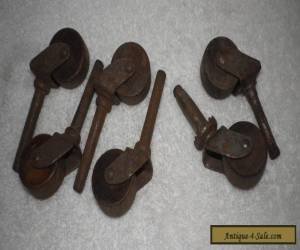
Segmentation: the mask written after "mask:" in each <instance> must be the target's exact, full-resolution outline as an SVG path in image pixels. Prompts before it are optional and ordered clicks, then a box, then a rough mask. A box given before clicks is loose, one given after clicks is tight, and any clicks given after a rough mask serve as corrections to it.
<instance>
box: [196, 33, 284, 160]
mask: <svg viewBox="0 0 300 250" xmlns="http://www.w3.org/2000/svg"><path fill="white" fill-rule="evenodd" d="M260 69H261V64H260V62H259V61H258V60H256V59H254V58H252V57H250V56H248V55H246V54H244V53H242V52H241V51H240V50H239V49H238V48H237V47H236V45H235V44H234V43H233V42H232V41H231V40H230V39H228V38H226V37H217V38H215V39H213V40H212V41H211V42H210V43H209V44H208V46H207V48H206V50H205V52H204V55H203V58H202V62H201V67H200V75H201V79H202V83H203V86H204V88H205V90H206V91H207V93H208V94H209V95H210V96H212V97H214V98H217V99H222V98H225V97H227V96H229V95H230V94H231V93H233V94H234V95H237V94H243V95H245V96H246V98H247V100H248V102H249V103H250V106H251V108H252V110H253V112H254V115H255V117H256V120H257V122H258V125H259V127H260V129H261V131H262V133H263V136H264V138H265V141H266V144H267V147H268V151H269V155H270V158H271V159H275V158H277V157H278V156H279V155H280V150H279V148H278V146H277V144H276V141H275V139H274V136H273V134H272V131H271V129H270V126H269V123H268V120H267V118H266V116H265V113H264V111H263V108H262V106H261V103H260V101H259V98H258V95H257V92H256V78H257V76H258V74H259V72H260Z"/></svg>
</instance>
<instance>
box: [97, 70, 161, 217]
mask: <svg viewBox="0 0 300 250" xmlns="http://www.w3.org/2000/svg"><path fill="white" fill-rule="evenodd" d="M165 78H166V75H165V72H163V71H158V73H157V76H156V80H155V84H154V87H153V91H152V95H151V99H150V102H149V106H148V111H147V115H146V119H145V122H144V126H143V130H142V133H141V137H140V140H139V141H138V142H137V143H136V144H135V147H134V148H133V149H131V148H126V149H125V151H122V150H119V149H112V150H109V151H107V152H106V153H104V154H103V155H102V156H101V157H100V158H99V160H98V161H97V163H96V165H95V168H94V171H93V177H92V187H93V192H94V195H95V198H96V200H97V202H98V204H99V206H100V208H101V209H102V210H103V211H104V212H105V213H106V214H107V215H109V216H113V217H117V216H121V215H123V214H124V213H126V212H127V211H128V210H129V208H130V207H131V205H132V203H133V201H134V198H135V195H136V192H137V191H138V190H139V189H141V188H142V187H144V186H145V185H146V184H147V183H148V182H149V181H150V180H151V178H152V174H153V168H152V163H151V158H150V156H151V150H150V144H151V138H152V134H153V131H154V126H155V121H156V117H157V112H158V109H159V104H160V100H161V96H162V92H163V88H164V84H165Z"/></svg>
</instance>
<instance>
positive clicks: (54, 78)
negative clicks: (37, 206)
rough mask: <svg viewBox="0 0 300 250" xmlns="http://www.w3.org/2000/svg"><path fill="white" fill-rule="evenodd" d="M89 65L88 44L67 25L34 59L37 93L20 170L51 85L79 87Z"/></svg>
mask: <svg viewBox="0 0 300 250" xmlns="http://www.w3.org/2000/svg"><path fill="white" fill-rule="evenodd" d="M88 67H89V54H88V50H87V47H86V45H85V43H84V41H83V39H82V38H81V36H80V35H79V34H78V32H77V31H75V30H73V29H70V28H64V29H61V30H60V31H58V32H57V33H56V34H55V35H54V37H53V38H52V40H51V42H50V45H49V46H48V47H47V48H46V49H45V50H44V51H42V52H41V53H40V54H39V55H37V56H36V57H35V58H34V59H33V60H32V61H31V63H30V68H31V71H32V72H33V74H34V75H35V81H34V87H35V93H34V96H33V99H32V101H31V105H30V109H29V113H28V115H27V118H26V122H25V125H24V128H23V132H22V136H21V139H20V142H19V145H18V149H17V153H16V156H15V160H14V164H13V169H14V170H15V171H16V172H19V168H20V160H21V155H22V152H23V151H24V149H25V147H26V146H27V145H28V144H29V142H30V141H31V139H32V136H33V133H34V130H35V127H36V123H37V120H38V117H39V114H40V111H41V109H42V106H43V103H44V98H45V96H46V95H47V94H48V93H49V92H50V89H51V88H58V87H59V86H62V87H64V88H69V89H71V88H75V87H77V86H78V85H79V84H81V83H82V82H83V80H84V78H85V76H86V74H87V71H88Z"/></svg>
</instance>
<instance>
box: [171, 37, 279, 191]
mask: <svg viewBox="0 0 300 250" xmlns="http://www.w3.org/2000/svg"><path fill="white" fill-rule="evenodd" d="M260 69H261V65H260V62H259V61H258V60H256V59H254V58H252V57H250V56H248V55H246V54H244V53H242V52H241V51H240V50H239V49H238V48H237V46H236V45H235V44H234V43H233V42H232V41H231V40H230V39H228V38H226V37H217V38H215V39H213V40H212V41H211V42H210V43H209V44H208V46H207V48H206V50H205V52H204V55H203V58H202V62H201V67H200V76H201V80H202V84H203V86H204V88H205V90H206V91H207V93H208V94H209V95H210V96H212V97H214V98H216V99H223V98H226V97H228V96H229V95H230V94H231V93H233V94H234V95H237V94H243V95H245V96H246V98H247V100H248V102H249V103H250V106H251V107H252V109H253V111H254V114H255V117H256V119H257V122H258V125H259V127H260V129H259V128H258V127H256V126H255V125H254V124H252V123H250V122H246V121H241V122H237V123H235V124H233V125H232V126H231V127H230V128H229V129H227V128H226V127H224V126H222V127H220V128H219V129H217V122H216V120H215V118H214V117H210V118H209V119H208V120H206V119H205V118H204V116H203V114H202V113H201V111H200V110H199V109H198V107H197V106H196V104H195V103H194V102H193V100H192V99H191V97H190V96H189V95H188V94H187V93H186V92H185V90H184V89H183V88H182V87H181V86H179V85H178V86H176V87H175V88H174V96H175V98H176V100H177V102H178V104H179V106H180V108H181V110H182V112H183V113H184V115H185V116H186V118H187V120H188V121H189V123H190V124H191V126H192V128H193V130H194V131H195V133H196V137H195V141H194V144H195V147H196V148H197V149H198V150H203V163H204V166H205V167H206V168H208V169H211V170H213V171H217V172H219V173H222V174H224V175H225V176H226V177H227V179H228V180H229V182H230V183H231V184H232V185H234V186H236V187H238V188H241V189H249V188H252V187H254V186H255V185H256V184H257V183H258V182H259V180H260V179H261V176H262V174H263V172H264V170H265V166H266V162H267V152H269V156H270V158H271V159H275V158H277V157H278V156H279V154H280V150H279V148H278V146H277V144H276V142H275V139H274V136H273V134H272V132H271V129H270V126H269V124H268V121H267V118H266V116H265V114H264V111H263V108H262V106H261V103H260V101H259V99H258V95H257V92H256V88H255V86H256V78H257V76H258V74H259V72H260Z"/></svg>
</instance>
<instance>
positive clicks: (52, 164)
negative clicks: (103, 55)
mask: <svg viewBox="0 0 300 250" xmlns="http://www.w3.org/2000/svg"><path fill="white" fill-rule="evenodd" d="M102 71H103V64H102V63H101V62H100V61H99V60H97V61H96V63H95V65H94V67H93V70H92V73H91V76H90V78H89V80H88V82H87V84H86V87H85V90H84V92H83V95H82V97H81V100H80V103H79V105H78V108H77V110H76V113H75V115H74V118H73V120H72V123H71V126H70V127H68V128H66V130H65V132H64V133H63V134H59V133H54V135H53V136H50V135H45V134H43V135H38V136H36V137H35V138H34V139H33V140H32V142H31V143H30V144H29V147H28V148H26V149H25V151H24V153H23V154H22V158H21V159H22V160H21V165H20V178H21V180H22V183H23V184H24V186H25V187H26V188H27V190H28V191H29V192H30V193H31V194H32V195H33V196H35V197H36V198H39V199H46V198H49V197H50V196H52V195H53V194H54V193H55V192H56V191H57V189H58V188H59V186H60V185H61V184H62V182H63V179H64V177H65V176H66V175H68V174H69V173H70V172H72V171H73V170H75V169H76V168H78V167H79V164H80V161H81V157H82V154H81V150H80V148H79V146H78V145H79V143H80V132H81V129H82V126H83V123H84V120H85V118H86V115H87V112H88V108H89V106H90V103H91V101H92V98H93V93H94V85H95V80H97V78H98V75H100V74H101V73H102Z"/></svg>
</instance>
